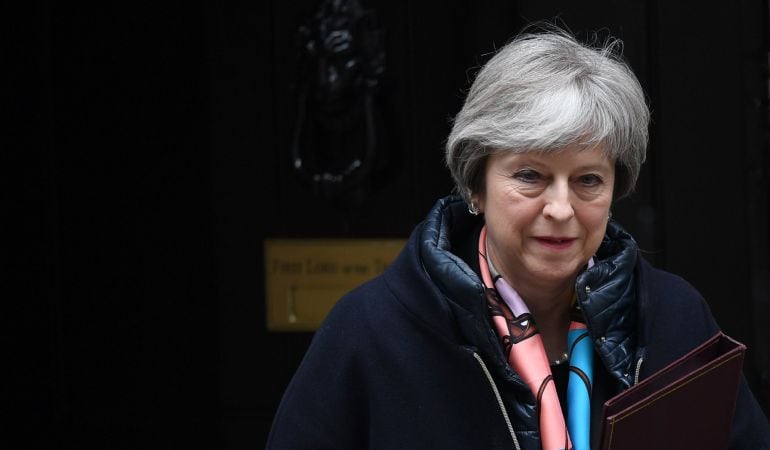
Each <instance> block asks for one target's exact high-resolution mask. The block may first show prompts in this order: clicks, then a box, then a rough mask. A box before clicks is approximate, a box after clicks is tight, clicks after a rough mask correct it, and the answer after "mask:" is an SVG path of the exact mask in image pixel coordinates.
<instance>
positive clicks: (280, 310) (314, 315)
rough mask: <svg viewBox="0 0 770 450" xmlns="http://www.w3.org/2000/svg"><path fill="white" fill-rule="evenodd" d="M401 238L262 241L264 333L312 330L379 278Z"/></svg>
mask: <svg viewBox="0 0 770 450" xmlns="http://www.w3.org/2000/svg"><path fill="white" fill-rule="evenodd" d="M404 244H406V240H405V239H265V289H266V300H267V301H266V304H267V329H268V330H270V331H313V330H315V329H317V328H318V326H319V325H320V324H321V322H322V321H323V319H324V318H325V317H326V314H327V313H328V312H329V310H330V309H331V308H332V306H334V304H335V303H336V302H337V300H339V298H340V297H342V295H344V294H345V293H347V292H348V291H350V290H351V289H353V288H354V287H356V286H358V285H359V284H361V283H363V282H365V281H367V280H369V279H371V278H374V277H375V276H376V275H379V274H380V273H382V271H383V270H385V267H387V266H388V264H390V263H391V262H392V261H393V260H394V259H395V258H396V255H398V253H399V252H400V251H401V249H402V248H403V247H404Z"/></svg>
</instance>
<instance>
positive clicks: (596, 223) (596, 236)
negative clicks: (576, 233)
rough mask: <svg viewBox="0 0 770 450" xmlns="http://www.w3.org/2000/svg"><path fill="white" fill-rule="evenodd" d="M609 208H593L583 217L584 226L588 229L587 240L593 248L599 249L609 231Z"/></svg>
mask: <svg viewBox="0 0 770 450" xmlns="http://www.w3.org/2000/svg"><path fill="white" fill-rule="evenodd" d="M608 216H609V207H606V208H592V209H591V210H590V211H586V213H585V214H583V215H582V220H581V222H582V224H583V226H584V227H585V229H586V234H587V238H588V241H589V244H590V245H591V246H595V247H596V248H597V249H598V248H599V244H601V242H602V239H603V238H604V234H605V232H606V230H607V222H608V220H609V217H608Z"/></svg>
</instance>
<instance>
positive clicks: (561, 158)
mask: <svg viewBox="0 0 770 450" xmlns="http://www.w3.org/2000/svg"><path fill="white" fill-rule="evenodd" d="M490 162H492V163H496V164H503V165H508V164H513V165H518V164H534V165H538V166H549V167H550V166H555V167H574V168H582V167H590V168H596V169H611V168H613V167H614V166H615V162H614V161H613V160H612V159H611V158H610V157H609V156H608V155H607V153H606V152H605V151H604V149H603V148H602V147H601V146H595V147H591V148H585V147H577V146H572V147H565V148H563V149H558V150H550V151H536V150H532V151H526V152H511V151H504V150H503V151H499V152H495V153H493V154H492V155H491V156H490Z"/></svg>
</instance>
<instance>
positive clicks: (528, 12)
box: [0, 0, 770, 449]
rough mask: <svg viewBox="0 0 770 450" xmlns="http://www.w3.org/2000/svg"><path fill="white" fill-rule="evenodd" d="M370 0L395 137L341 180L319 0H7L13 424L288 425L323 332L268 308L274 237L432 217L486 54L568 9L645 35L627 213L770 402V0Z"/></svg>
mask: <svg viewBox="0 0 770 450" xmlns="http://www.w3.org/2000/svg"><path fill="white" fill-rule="evenodd" d="M415 3H417V4H415ZM362 4H363V5H364V6H366V7H367V8H371V9H373V10H374V11H375V12H376V14H377V18H378V22H379V24H380V26H381V27H382V30H383V32H384V34H383V36H384V38H383V42H384V49H385V68H386V70H385V75H384V78H383V80H382V83H381V85H380V91H379V96H378V97H377V107H378V111H379V112H380V113H381V114H382V117H383V118H384V123H383V124H382V128H381V131H382V134H381V136H382V139H384V140H385V141H386V142H387V145H385V146H383V149H381V150H380V153H379V156H378V158H379V160H378V161H379V163H378V169H377V172H376V176H374V177H373V178H372V179H373V180H374V182H372V183H371V184H370V185H369V186H368V188H367V190H366V191H365V192H364V193H363V195H362V196H361V198H360V199H358V200H356V201H352V200H345V201H334V202H330V201H327V200H325V199H324V198H321V197H319V196H317V195H316V194H314V192H313V191H312V190H310V189H308V188H307V187H306V186H303V185H302V184H301V183H299V182H298V179H297V177H296V176H295V173H294V171H293V169H292V166H291V164H290V150H289V149H290V141H291V136H292V127H293V124H294V122H295V118H296V115H297V101H296V98H297V93H296V91H295V90H294V89H293V86H294V80H295V79H296V75H297V72H296V70H295V68H296V65H295V63H296V55H297V47H296V37H297V28H298V26H299V25H300V24H301V23H302V22H303V20H305V19H307V18H308V17H309V16H310V15H312V14H314V13H315V11H316V8H317V6H318V3H317V2H315V1H310V0H302V1H295V2H281V1H268V2H219V3H214V2H211V3H206V2H178V3H176V4H171V3H162V4H161V3H157V2H131V3H127V4H121V5H111V4H109V5H105V4H101V5H96V6H93V5H91V6H88V7H86V6H83V5H72V4H64V3H61V2H24V3H23V4H21V5H16V8H18V10H14V11H10V10H9V9H8V8H9V7H5V6H4V7H3V8H5V10H4V11H2V12H3V14H1V15H0V16H1V17H2V20H3V27H2V28H3V35H4V37H3V40H2V53H0V57H2V67H3V68H4V70H3V71H4V75H5V78H4V79H5V80H6V82H5V83H3V85H2V87H1V89H2V99H3V102H2V104H3V109H4V111H5V112H6V114H4V116H3V117H4V118H5V120H4V122H5V123H6V124H7V126H6V127H4V128H5V129H6V130H7V131H5V132H4V133H3V144H2V149H1V150H0V153H1V154H2V164H1V165H0V167H2V181H3V188H4V189H3V192H4V194H3V199H4V202H3V206H4V208H3V209H4V212H5V214H3V216H4V219H3V220H2V221H1V224H2V235H3V238H4V239H3V242H4V249H3V251H2V252H0V256H1V257H2V277H3V278H2V280H3V281H2V285H3V294H2V297H3V301H2V304H3V310H2V314H0V317H1V318H2V322H0V324H1V325H2V326H1V327H0V338H1V339H2V340H1V341H0V342H2V345H3V354H4V355H6V356H4V359H5V361H7V363H6V364H4V366H5V370H4V372H5V374H6V376H8V377H9V380H8V381H7V382H5V383H3V385H4V389H3V404H4V405H6V406H5V407H4V408H1V410H2V414H3V416H2V420H1V421H0V422H2V423H3V424H4V425H5V426H4V428H2V432H1V433H0V447H1V448H9V449H33V448H34V449H49V448H50V449H54V448H56V449H104V448H110V449H139V448H141V449H150V448H158V449H169V448H185V449H194V448H195V449H197V448H200V449H246V448H258V447H263V446H264V442H265V438H266V435H267V432H268V430H269V426H270V422H271V419H272V414H273V412H274V411H275V408H276V406H277V403H278V401H279V399H280V396H281V394H282V391H283V389H284V388H285V387H286V384H287V383H288V381H289V378H290V377H291V374H292V373H293V371H294V370H295V369H296V367H297V365H298V364H299V361H300V359H301V357H302V355H303V353H304V351H305V349H306V348H307V345H308V343H309V341H310V339H311V337H312V334H311V333H287V332H283V333H277V332H269V331H268V330H267V329H266V326H265V304H264V302H265V300H264V274H263V272H264V267H263V262H262V257H263V254H262V251H263V250H262V244H263V240H264V239H265V238H269V237H299V238H302V237H307V238H311V237H395V238H405V237H407V235H408V233H409V231H410V230H411V228H412V227H413V226H414V225H415V224H416V223H417V222H418V221H419V220H420V219H421V218H422V217H423V215H424V214H425V212H426V211H427V209H428V208H429V207H430V206H431V205H432V204H433V202H434V201H435V199H436V198H437V197H439V196H442V195H444V194H446V193H448V192H449V190H450V188H451V184H450V181H449V177H448V174H447V173H446V171H445V170H444V169H443V166H442V144H443V141H444V139H445V137H446V135H447V133H448V131H449V123H450V122H449V120H450V118H451V117H452V116H453V115H454V114H455V113H456V112H457V111H458V109H459V107H460V104H461V101H462V98H463V90H464V89H466V88H467V87H468V82H469V81H470V80H471V79H472V76H473V73H474V72H475V69H476V68H478V67H479V66H480V65H481V64H483V63H484V62H485V61H486V59H487V58H488V57H489V56H490V54H491V52H493V51H494V49H495V48H496V47H499V46H501V45H502V44H503V43H504V42H506V41H507V40H508V39H509V38H510V37H511V36H512V35H513V34H514V33H515V32H516V31H517V30H519V29H520V28H521V27H522V26H523V25H524V24H525V22H526V21H528V20H532V19H548V20H553V19H554V17H557V16H558V17H560V18H561V20H563V21H564V22H565V23H566V24H567V25H568V26H569V27H570V28H572V29H573V30H575V31H576V32H578V33H579V34H582V35H583V36H585V35H586V34H587V33H589V32H593V31H598V32H599V34H601V33H604V32H607V31H608V32H611V33H612V34H613V35H616V36H618V37H620V38H622V39H624V40H625V42H626V45H625V54H626V56H627V58H628V60H629V62H630V63H631V65H632V66H633V67H634V69H635V70H636V71H637V73H638V74H639V77H640V79H641V81H642V83H643V85H644V88H645V90H646V91H647V92H648V94H649V96H650V103H651V105H652V111H653V124H652V126H651V138H652V142H651V148H650V151H649V156H648V161H647V164H646V166H645V168H644V169H643V172H642V175H641V178H640V184H639V186H638V189H637V192H636V193H635V194H634V195H633V196H632V197H631V198H629V199H627V200H624V201H622V202H621V203H620V204H618V205H617V206H616V207H615V211H614V217H615V218H616V219H618V220H619V221H621V222H622V223H624V224H625V225H626V226H627V227H628V228H629V229H630V230H631V231H632V232H633V233H634V234H635V236H636V237H637V238H638V240H639V242H640V245H641V247H642V248H643V249H645V251H646V252H647V253H646V254H645V255H646V257H648V258H649V259H650V260H651V261H653V262H654V263H655V264H657V265H658V266H660V267H662V268H665V269H668V270H670V271H673V272H675V273H678V274H680V275H682V276H683V277H685V278H686V279H687V280H689V281H690V282H691V283H692V284H693V285H694V286H696V287H697V288H698V289H699V290H700V291H701V292H702V293H703V294H704V297H705V298H706V299H707V301H708V302H709V304H710V305H711V307H712V309H713V311H714V314H715V315H716V317H717V319H718V320H719V322H720V324H721V325H722V326H723V328H724V329H725V331H726V332H727V333H728V334H730V335H732V336H734V337H736V338H737V339H739V340H741V341H743V342H744V343H746V344H747V345H748V346H749V353H748V355H747V359H746V374H747V377H748V378H749V381H750V383H751V385H752V387H753V388H754V390H755V392H756V394H757V396H758V397H759V398H760V399H761V400H762V402H763V406H764V407H765V410H766V411H768V410H769V409H770V349H769V348H768V342H770V335H768V332H767V331H766V327H765V326H764V324H765V323H766V322H767V320H768V319H770V293H769V290H770V287H768V281H769V280H770V275H769V274H768V254H770V248H769V247H770V246H769V245H768V239H767V238H768V232H770V227H769V226H768V221H767V214H768V206H770V204H768V197H767V194H768V169H770V162H769V161H768V157H767V155H766V153H767V148H768V145H767V131H768V114H767V108H768V101H767V96H768V94H767V87H766V86H767V80H768V71H767V47H768V37H767V28H768V17H767V6H766V4H765V2H763V1H749V0H743V1H741V2H733V3H729V2H724V4H720V5H711V6H709V8H705V7H703V6H702V5H701V3H699V2H654V1H649V2H643V1H621V2H611V1H609V0H607V1H591V2H580V3H579V6H576V3H575V2H569V1H554V0H548V1H543V0H541V1H537V2H535V1H518V2H495V1H489V0H485V1H473V2H471V1H463V2H460V1H458V2H451V3H447V2H438V1H433V2H406V1H392V2H386V1H383V0H378V1H375V0H372V1H362ZM683 320H686V318H683Z"/></svg>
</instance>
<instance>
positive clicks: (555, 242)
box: [535, 236, 576, 250]
mask: <svg viewBox="0 0 770 450" xmlns="http://www.w3.org/2000/svg"><path fill="white" fill-rule="evenodd" d="M535 240H536V241H537V242H538V243H540V244H541V245H543V246H545V247H548V248H551V249H555V250H563V249H566V248H569V247H570V246H571V245H572V243H573V242H575V240H576V239H575V238H570V237H562V236H536V237H535Z"/></svg>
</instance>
